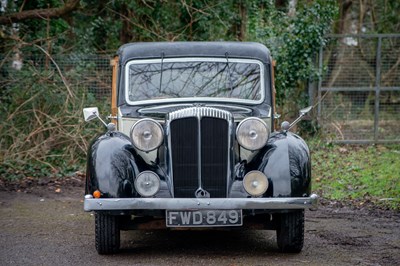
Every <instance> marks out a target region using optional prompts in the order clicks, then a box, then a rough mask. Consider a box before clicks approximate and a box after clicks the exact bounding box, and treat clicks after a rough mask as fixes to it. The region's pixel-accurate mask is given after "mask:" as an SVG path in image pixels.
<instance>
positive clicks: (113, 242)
mask: <svg viewBox="0 0 400 266" xmlns="http://www.w3.org/2000/svg"><path fill="white" fill-rule="evenodd" d="M95 238H96V250H97V252H98V253H99V254H114V253H116V252H117V251H118V250H119V245H120V231H119V224H118V216H115V215H109V214H103V213H99V212H96V213H95Z"/></svg>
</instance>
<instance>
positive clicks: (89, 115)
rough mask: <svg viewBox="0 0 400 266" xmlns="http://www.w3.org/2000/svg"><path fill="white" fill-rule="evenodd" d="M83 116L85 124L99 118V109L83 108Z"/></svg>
mask: <svg viewBox="0 0 400 266" xmlns="http://www.w3.org/2000/svg"><path fill="white" fill-rule="evenodd" d="M83 116H84V118H85V121H86V122H88V121H90V120H93V119H95V118H97V117H99V108H97V107H88V108H83Z"/></svg>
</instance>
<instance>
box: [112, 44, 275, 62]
mask: <svg viewBox="0 0 400 266" xmlns="http://www.w3.org/2000/svg"><path fill="white" fill-rule="evenodd" d="M118 55H119V61H120V62H121V64H122V65H125V64H126V62H128V61H130V60H135V59H151V58H161V57H163V58H176V57H219V58H221V57H228V59H229V58H246V59H256V60H260V61H262V62H263V63H264V64H270V62H271V58H270V52H269V50H268V48H267V47H265V46H264V45H263V44H261V43H256V42H138V43H128V44H125V45H123V46H121V47H120V48H119V50H118Z"/></svg>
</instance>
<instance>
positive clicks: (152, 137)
mask: <svg viewBox="0 0 400 266" xmlns="http://www.w3.org/2000/svg"><path fill="white" fill-rule="evenodd" d="M163 137H164V131H163V128H162V126H161V125H160V123H158V122H157V121H155V120H153V119H150V118H144V119H141V120H139V121H137V122H136V123H135V124H134V125H133V126H132V128H131V139H132V143H133V145H134V146H135V147H136V148H138V149H139V150H141V151H145V152H149V151H152V150H155V149H157V148H158V147H160V145H161V144H162V142H163Z"/></svg>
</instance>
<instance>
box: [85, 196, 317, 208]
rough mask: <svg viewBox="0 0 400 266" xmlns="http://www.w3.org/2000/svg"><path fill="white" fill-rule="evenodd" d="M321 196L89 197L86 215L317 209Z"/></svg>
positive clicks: (86, 199)
mask: <svg viewBox="0 0 400 266" xmlns="http://www.w3.org/2000/svg"><path fill="white" fill-rule="evenodd" d="M317 205H318V196H317V195H316V194H312V195H311V196H310V197H304V198H211V199H210V198H190V199H187V198H177V199H173V198H114V199H95V198H93V196H92V195H86V196H85V199H84V202H83V206H84V207H83V209H84V210H85V211H112V210H147V209H152V210H193V209H196V210H212V209H220V210H231V209H243V210H245V209H264V210H280V209H282V210H284V209H316V208H317Z"/></svg>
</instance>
